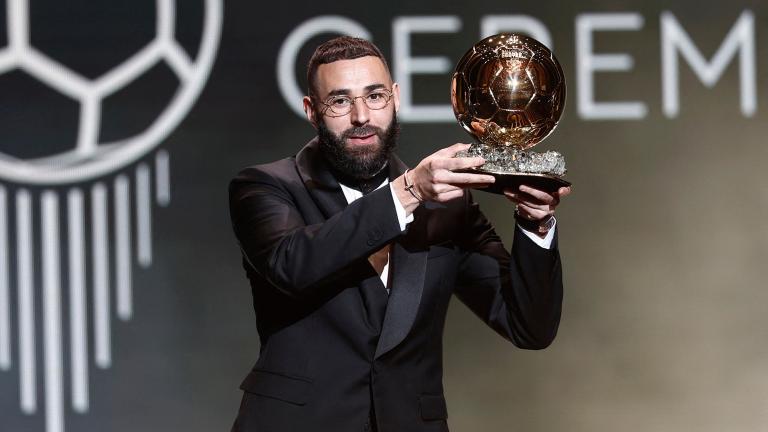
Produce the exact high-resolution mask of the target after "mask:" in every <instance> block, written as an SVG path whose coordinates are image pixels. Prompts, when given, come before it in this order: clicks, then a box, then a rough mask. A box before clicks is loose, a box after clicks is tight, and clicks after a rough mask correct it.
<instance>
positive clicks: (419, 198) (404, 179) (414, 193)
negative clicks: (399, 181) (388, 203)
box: [403, 168, 424, 203]
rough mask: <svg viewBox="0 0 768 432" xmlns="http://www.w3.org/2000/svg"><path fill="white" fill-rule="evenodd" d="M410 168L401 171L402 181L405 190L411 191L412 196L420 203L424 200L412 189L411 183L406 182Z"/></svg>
mask: <svg viewBox="0 0 768 432" xmlns="http://www.w3.org/2000/svg"><path fill="white" fill-rule="evenodd" d="M410 170H411V169H410V168H406V170H405V172H404V173H403V183H405V190H407V191H408V192H410V193H411V195H413V197H414V198H416V200H417V201H418V202H420V203H422V202H424V200H423V199H422V198H421V197H420V196H419V195H418V194H417V193H416V191H415V190H413V186H414V185H412V184H408V171H410Z"/></svg>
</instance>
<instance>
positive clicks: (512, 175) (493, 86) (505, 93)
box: [451, 34, 571, 193]
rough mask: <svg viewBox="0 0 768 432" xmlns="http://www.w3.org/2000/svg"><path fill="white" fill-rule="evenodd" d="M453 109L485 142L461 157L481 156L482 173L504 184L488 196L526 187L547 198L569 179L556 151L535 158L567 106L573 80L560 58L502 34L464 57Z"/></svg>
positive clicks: (479, 170)
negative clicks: (565, 73) (546, 194)
mask: <svg viewBox="0 0 768 432" xmlns="http://www.w3.org/2000/svg"><path fill="white" fill-rule="evenodd" d="M451 105H453V112H454V114H455V115H456V119H457V120H458V121H459V124H461V126H462V127H463V128H464V130H466V131H467V132H468V133H469V134H470V135H472V136H473V137H474V138H475V139H476V140H477V142H475V143H473V145H472V147H470V148H469V149H468V150H467V151H465V152H461V153H460V154H458V155H457V156H461V157H474V156H481V157H483V158H484V159H485V161H486V162H485V164H484V165H483V166H482V167H479V168H470V169H466V170H459V171H463V172H474V173H482V174H490V175H493V176H494V177H495V178H496V182H495V183H494V184H493V185H491V186H489V187H488V188H484V189H482V190H485V191H488V192H493V193H503V189H505V188H511V189H515V190H517V188H518V187H519V186H520V185H521V184H525V185H528V186H531V187H533V188H536V189H540V190H544V191H547V192H554V191H557V190H558V189H559V188H560V187H562V186H569V185H570V184H571V183H569V182H568V181H566V180H564V179H563V178H562V177H563V175H565V172H566V170H565V159H564V158H563V155H561V154H560V153H558V152H555V151H547V152H544V153H537V152H533V151H529V149H531V148H532V147H533V146H535V145H536V144H538V143H539V142H541V141H542V140H544V139H545V138H546V137H547V136H549V134H551V133H552V131H553V130H554V129H555V127H556V126H557V123H558V121H559V120H560V116H561V115H562V113H563V108H564V107H565V77H564V76H563V70H562V68H561V67H560V63H558V61H557V59H556V58H555V56H554V55H553V54H552V52H551V51H550V50H549V49H548V48H547V47H546V46H544V45H543V44H542V43H540V42H539V41H537V40H535V39H533V38H530V37H527V36H522V35H518V34H498V35H494V36H490V37H487V38H485V39H483V40H481V41H480V42H478V43H476V44H475V45H474V46H473V47H472V49H470V50H469V51H467V53H466V54H464V57H462V58H461V60H460V61H459V63H458V65H456V71H455V72H454V74H453V78H452V79H451Z"/></svg>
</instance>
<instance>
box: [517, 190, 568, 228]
mask: <svg viewBox="0 0 768 432" xmlns="http://www.w3.org/2000/svg"><path fill="white" fill-rule="evenodd" d="M570 193H571V187H570V186H568V187H561V188H560V189H558V190H557V192H552V193H549V192H544V191H542V190H539V189H534V188H532V187H530V186H526V185H520V190H514V189H504V196H506V197H507V199H509V200H510V201H512V202H513V203H515V204H516V206H515V207H516V209H517V212H518V214H519V217H522V218H524V219H528V220H530V221H540V222H541V221H545V220H547V219H549V217H550V216H554V215H555V208H556V207H557V206H558V204H560V199H562V198H563V197H565V196H568V195H569V194H570Z"/></svg>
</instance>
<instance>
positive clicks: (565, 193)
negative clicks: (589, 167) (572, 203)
mask: <svg viewBox="0 0 768 432" xmlns="http://www.w3.org/2000/svg"><path fill="white" fill-rule="evenodd" d="M570 194H571V187H570V186H563V187H561V188H560V189H558V190H557V196H559V197H560V198H562V197H565V196H568V195H570Z"/></svg>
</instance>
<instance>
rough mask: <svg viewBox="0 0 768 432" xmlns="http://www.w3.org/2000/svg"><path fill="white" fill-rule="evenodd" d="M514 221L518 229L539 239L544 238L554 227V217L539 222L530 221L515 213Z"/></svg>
mask: <svg viewBox="0 0 768 432" xmlns="http://www.w3.org/2000/svg"><path fill="white" fill-rule="evenodd" d="M515 220H516V221H517V224H518V225H520V228H522V229H524V230H526V231H529V232H532V233H534V234H536V235H538V236H539V237H544V236H546V235H547V233H548V232H549V231H550V230H551V229H552V228H553V227H554V226H555V217H554V216H552V215H549V216H547V217H545V218H543V219H539V220H530V219H527V218H525V217H523V216H522V215H520V213H518V212H517V211H515Z"/></svg>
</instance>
